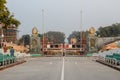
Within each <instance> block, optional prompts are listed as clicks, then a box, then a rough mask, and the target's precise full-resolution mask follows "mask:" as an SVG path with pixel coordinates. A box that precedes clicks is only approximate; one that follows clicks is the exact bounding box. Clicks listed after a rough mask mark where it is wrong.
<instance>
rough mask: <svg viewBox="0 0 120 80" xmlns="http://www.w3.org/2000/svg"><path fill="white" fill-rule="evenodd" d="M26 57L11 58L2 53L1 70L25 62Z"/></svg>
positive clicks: (0, 58) (0, 59)
mask: <svg viewBox="0 0 120 80" xmlns="http://www.w3.org/2000/svg"><path fill="white" fill-rule="evenodd" d="M24 61H25V60H24V57H20V58H19V57H16V56H10V55H9V54H2V53H0V69H2V68H6V67H9V66H11V65H15V64H18V63H21V62H24Z"/></svg>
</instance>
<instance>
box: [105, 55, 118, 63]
mask: <svg viewBox="0 0 120 80" xmlns="http://www.w3.org/2000/svg"><path fill="white" fill-rule="evenodd" d="M105 61H106V62H107V63H110V64H113V65H120V54H119V53H113V54H112V55H106V57H105Z"/></svg>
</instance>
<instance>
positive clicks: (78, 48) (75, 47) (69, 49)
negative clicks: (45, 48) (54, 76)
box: [64, 44, 85, 56]
mask: <svg viewBox="0 0 120 80" xmlns="http://www.w3.org/2000/svg"><path fill="white" fill-rule="evenodd" d="M84 52H85V45H80V44H65V45H64V53H65V56H81V55H83V53H84Z"/></svg>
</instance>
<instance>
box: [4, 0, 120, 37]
mask: <svg viewBox="0 0 120 80" xmlns="http://www.w3.org/2000/svg"><path fill="white" fill-rule="evenodd" d="M6 6H7V7H8V9H9V11H10V12H11V13H13V14H14V16H15V18H17V19H18V20H19V21H20V22H21V25H20V26H19V31H20V32H19V36H22V35H24V34H32V28H33V27H37V29H38V31H39V33H40V34H42V33H43V29H44V32H48V31H60V32H64V33H65V34H66V37H68V35H69V34H71V33H72V31H81V28H80V26H81V19H82V30H89V28H90V27H95V28H96V29H98V28H99V27H100V26H103V27H104V26H108V25H112V24H114V23H120V0H7V4H6ZM43 9H44V18H42V17H43V16H42V10H43ZM80 11H82V18H81V13H80ZM43 19H44V20H43ZM43 22H44V28H43V26H42V24H43Z"/></svg>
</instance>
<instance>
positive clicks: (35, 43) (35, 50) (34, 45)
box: [30, 27, 41, 54]
mask: <svg viewBox="0 0 120 80" xmlns="http://www.w3.org/2000/svg"><path fill="white" fill-rule="evenodd" d="M30 53H31V54H40V53H41V45H40V37H39V36H38V30H37V28H36V27H34V28H33V29H32V35H31V38H30Z"/></svg>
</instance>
